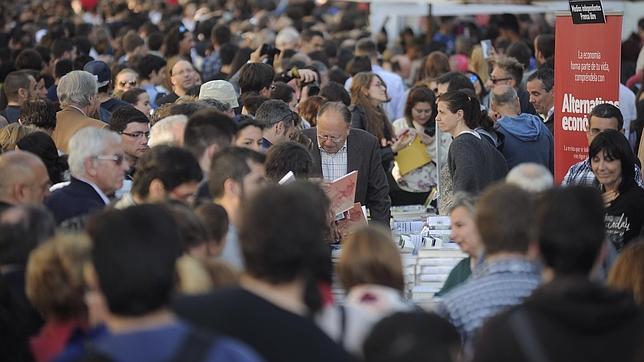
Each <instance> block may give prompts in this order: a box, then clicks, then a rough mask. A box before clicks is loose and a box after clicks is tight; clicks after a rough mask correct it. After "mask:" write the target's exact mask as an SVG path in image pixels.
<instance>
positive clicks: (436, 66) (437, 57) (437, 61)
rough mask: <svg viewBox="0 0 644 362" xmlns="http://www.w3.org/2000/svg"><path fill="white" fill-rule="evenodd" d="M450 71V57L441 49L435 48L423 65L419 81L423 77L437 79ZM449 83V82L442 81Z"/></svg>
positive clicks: (419, 73)
mask: <svg viewBox="0 0 644 362" xmlns="http://www.w3.org/2000/svg"><path fill="white" fill-rule="evenodd" d="M449 71H450V65H449V58H448V57H447V54H445V53H444V52H442V51H440V50H435V51H433V52H431V53H429V55H428V56H427V57H426V58H425V60H424V61H423V66H422V68H421V69H420V71H419V72H418V78H417V79H416V80H417V81H420V80H423V79H436V78H438V77H440V76H441V75H444V74H447V73H449ZM440 83H441V84H442V83H447V82H440Z"/></svg>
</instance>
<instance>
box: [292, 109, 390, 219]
mask: <svg viewBox="0 0 644 362" xmlns="http://www.w3.org/2000/svg"><path fill="white" fill-rule="evenodd" d="M302 133H303V134H304V135H305V136H307V137H309V138H310V139H311V141H312V144H313V149H312V150H311V156H312V157H313V166H314V170H315V171H314V173H317V175H318V176H321V177H322V178H323V179H324V180H325V181H334V180H336V179H338V178H340V177H342V176H344V175H346V174H348V173H349V172H352V171H355V170H357V171H358V182H357V185H356V196H355V202H359V203H361V204H362V205H364V206H366V207H368V208H369V211H370V213H371V220H372V221H375V222H378V223H381V224H383V225H386V226H387V227H388V226H389V218H390V216H391V212H390V207H391V199H390V198H389V184H388V183H387V177H386V175H385V170H384V168H383V167H382V163H381V160H380V153H379V151H380V146H379V144H378V140H377V139H376V138H375V137H374V136H373V135H371V134H370V133H368V132H365V131H363V130H360V129H352V128H351V112H349V109H348V108H347V106H345V105H344V104H342V103H340V102H328V103H325V104H324V105H323V106H322V107H321V108H320V111H319V112H318V116H317V127H316V128H309V129H306V130H304V131H303V132H302Z"/></svg>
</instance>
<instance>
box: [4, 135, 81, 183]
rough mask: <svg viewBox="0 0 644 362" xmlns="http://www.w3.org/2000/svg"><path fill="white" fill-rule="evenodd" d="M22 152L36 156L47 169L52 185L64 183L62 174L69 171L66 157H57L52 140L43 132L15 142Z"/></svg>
mask: <svg viewBox="0 0 644 362" xmlns="http://www.w3.org/2000/svg"><path fill="white" fill-rule="evenodd" d="M16 146H18V148H19V149H21V150H22V151H28V152H31V153H33V154H35V155H36V156H38V157H39V158H40V159H41V160H42V162H43V163H44V164H45V167H47V173H48V174H49V180H50V181H51V183H52V184H56V183H59V182H63V181H64V173H65V171H67V170H68V169H69V165H67V156H59V155H58V150H57V149H56V144H55V143H54V140H53V139H52V138H51V137H50V136H49V135H48V134H47V133H45V132H33V133H30V134H28V135H26V136H24V137H23V138H21V139H20V140H19V141H18V142H16Z"/></svg>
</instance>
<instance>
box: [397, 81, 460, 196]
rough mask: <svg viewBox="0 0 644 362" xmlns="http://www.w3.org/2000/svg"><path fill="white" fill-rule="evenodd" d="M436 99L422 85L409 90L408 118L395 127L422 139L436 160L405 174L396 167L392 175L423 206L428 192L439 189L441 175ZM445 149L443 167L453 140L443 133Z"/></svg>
mask: <svg viewBox="0 0 644 362" xmlns="http://www.w3.org/2000/svg"><path fill="white" fill-rule="evenodd" d="M435 118H436V96H435V95H434V92H432V91H431V89H429V88H427V87H424V86H418V87H414V88H412V89H411V90H410V91H409V96H408V97H407V103H406V104H405V116H404V117H403V118H400V119H397V120H396V121H394V123H393V126H394V130H395V132H396V134H400V133H402V132H403V131H404V130H409V132H410V135H412V136H413V137H418V138H420V142H421V143H423V144H424V145H425V146H426V152H427V154H428V155H429V156H430V157H431V159H432V161H431V162H429V163H427V164H425V165H423V166H421V167H419V168H417V169H415V170H411V171H409V172H408V173H405V174H401V173H400V169H399V167H398V164H397V163H396V165H394V169H393V170H392V175H393V177H394V179H395V180H396V182H397V183H398V186H399V187H400V188H401V189H402V190H404V191H407V192H413V193H416V194H418V197H417V201H418V202H416V203H420V204H422V203H423V202H424V201H425V199H426V198H427V195H428V193H429V192H430V191H431V190H432V188H433V187H434V186H436V184H437V181H438V173H437V172H436V164H437V162H436V158H437V156H438V155H437V154H436V121H435ZM440 137H441V138H440V144H439V145H438V147H440V148H441V150H440V152H439V155H440V157H441V160H440V161H441V162H440V163H441V164H444V163H445V161H446V160H447V150H448V149H449V145H450V143H451V142H452V137H451V136H450V135H449V134H447V133H441V136H440Z"/></svg>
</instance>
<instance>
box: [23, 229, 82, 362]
mask: <svg viewBox="0 0 644 362" xmlns="http://www.w3.org/2000/svg"><path fill="white" fill-rule="evenodd" d="M89 258H90V241H89V239H88V238H87V237H86V236H84V235H82V234H62V235H59V236H57V237H55V238H54V239H52V240H50V241H48V242H46V243H44V244H42V245H40V246H39V247H38V248H36V249H35V250H34V251H33V252H32V253H31V255H30V256H29V262H28V263H27V273H26V292H27V297H28V298H29V301H30V302H31V304H33V306H34V307H36V309H37V310H38V311H40V313H42V315H43V317H44V318H45V321H46V322H45V325H44V326H43V327H42V328H41V330H40V332H39V334H38V335H36V336H34V337H32V339H31V352H32V354H33V356H34V358H35V360H36V361H51V360H52V359H53V358H54V357H56V356H57V355H58V354H60V353H61V352H62V351H63V350H64V349H65V346H66V345H67V344H68V342H69V341H70V340H71V338H72V337H73V336H74V335H75V334H77V333H79V332H80V333H85V332H86V331H87V330H88V328H89V325H88V324H89V323H88V320H87V307H86V305H85V303H84V294H85V283H84V279H83V268H84V267H85V263H86V262H87V261H88V260H89Z"/></svg>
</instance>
